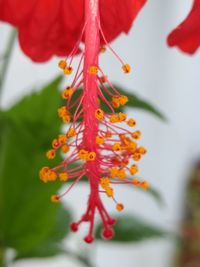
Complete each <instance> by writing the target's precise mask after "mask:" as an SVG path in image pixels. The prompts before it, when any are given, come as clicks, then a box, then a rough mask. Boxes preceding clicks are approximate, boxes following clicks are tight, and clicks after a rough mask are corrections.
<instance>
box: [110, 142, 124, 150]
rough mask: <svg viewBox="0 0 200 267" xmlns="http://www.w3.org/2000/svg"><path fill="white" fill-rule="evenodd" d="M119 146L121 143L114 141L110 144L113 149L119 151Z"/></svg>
mask: <svg viewBox="0 0 200 267" xmlns="http://www.w3.org/2000/svg"><path fill="white" fill-rule="evenodd" d="M121 149H122V148H121V144H120V143H115V144H114V145H112V150H113V151H120V150H121Z"/></svg>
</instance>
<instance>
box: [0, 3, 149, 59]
mask: <svg viewBox="0 0 200 267" xmlns="http://www.w3.org/2000/svg"><path fill="white" fill-rule="evenodd" d="M145 2H146V0H123V1H122V0H101V1H100V15H101V24H102V28H103V31H104V33H105V36H106V39H107V40H108V41H109V42H110V41H111V40H113V39H114V38H115V37H116V36H118V35H119V34H120V33H121V32H125V33H127V32H128V31H129V29H130V27H131V25H132V22H133V20H134V19H135V17H136V16H137V14H138V12H139V11H140V9H141V8H142V6H143V5H144V4H145ZM0 20H3V21H5V22H9V23H11V24H12V25H14V26H15V27H17V28H18V30H19V41H20V45H21V48H22V50H23V51H24V53H25V54H26V55H28V56H29V57H30V58H31V59H32V60H34V61H37V62H43V61H46V60H48V59H49V58H50V57H52V56H53V55H57V56H66V55H68V54H69V53H70V52H71V50H72V48H73V47H74V45H75V43H76V42H77V40H78V38H79V36H80V34H81V31H82V28H83V23H84V1H83V0H67V1H65V0H57V1H55V0H0Z"/></svg>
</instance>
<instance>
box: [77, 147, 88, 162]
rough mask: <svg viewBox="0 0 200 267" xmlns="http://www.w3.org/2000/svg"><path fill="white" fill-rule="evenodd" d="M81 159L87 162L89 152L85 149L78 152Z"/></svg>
mask: <svg viewBox="0 0 200 267" xmlns="http://www.w3.org/2000/svg"><path fill="white" fill-rule="evenodd" d="M78 155H79V158H80V159H82V160H87V156H88V151H87V150H85V149H81V150H79V152H78Z"/></svg>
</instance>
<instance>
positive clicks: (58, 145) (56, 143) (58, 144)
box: [52, 139, 60, 149]
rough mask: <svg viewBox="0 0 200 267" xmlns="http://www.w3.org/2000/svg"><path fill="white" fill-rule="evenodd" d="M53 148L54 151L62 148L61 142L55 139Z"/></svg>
mask: <svg viewBox="0 0 200 267" xmlns="http://www.w3.org/2000/svg"><path fill="white" fill-rule="evenodd" d="M52 147H53V148H54V149H57V148H59V147H60V142H59V140H58V139H53V141H52Z"/></svg>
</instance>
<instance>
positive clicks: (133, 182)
mask: <svg viewBox="0 0 200 267" xmlns="http://www.w3.org/2000/svg"><path fill="white" fill-rule="evenodd" d="M132 184H133V185H134V186H139V185H140V180H138V179H136V178H135V179H133V180H132Z"/></svg>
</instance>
